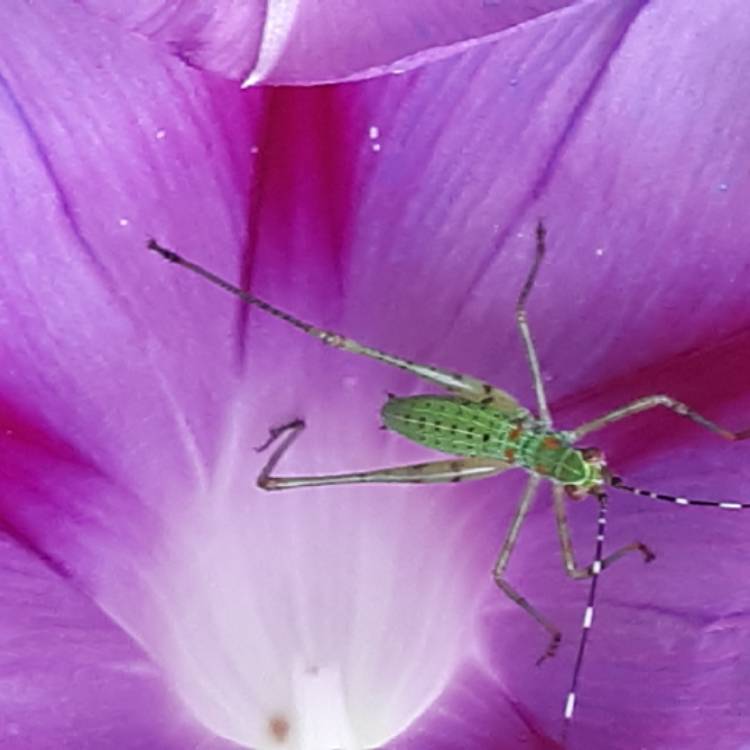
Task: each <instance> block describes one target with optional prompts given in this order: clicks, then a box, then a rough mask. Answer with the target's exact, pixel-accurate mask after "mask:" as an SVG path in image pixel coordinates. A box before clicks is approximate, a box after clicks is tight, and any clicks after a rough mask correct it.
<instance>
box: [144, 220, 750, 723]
mask: <svg viewBox="0 0 750 750" xmlns="http://www.w3.org/2000/svg"><path fill="white" fill-rule="evenodd" d="M545 235H546V232H545V228H544V226H543V224H542V223H541V222H539V224H538V226H537V228H536V252H535V254H534V258H533V262H532V264H531V268H530V270H529V272H528V275H527V277H526V280H525V282H524V284H523V286H522V287H521V292H520V294H519V296H518V300H517V303H516V325H517V327H518V332H519V334H520V338H521V342H522V344H523V347H524V350H525V354H526V359H527V361H528V366H529V370H530V373H531V379H532V382H533V387H534V391H535V395H536V411H531V410H529V409H526V408H525V407H523V406H521V405H520V404H519V403H518V401H516V399H515V398H514V397H513V396H512V395H510V394H509V393H506V392H505V391H503V390H501V389H499V388H496V387H495V386H494V385H491V384H490V383H487V382H484V381H482V380H479V379H477V378H475V377H472V376H470V375H465V374H462V373H459V372H454V371H451V370H446V369H443V368H439V367H433V366H430V365H425V364H419V363H417V362H413V361H411V360H408V359H404V358H402V357H399V356H396V355H393V354H389V353H387V352H384V351H380V350H378V349H373V348H371V347H369V346H365V345H364V344H360V343H359V342H357V341H355V340H353V339H350V338H347V337H345V336H342V335H340V334H338V333H335V332H333V331H327V330H323V329H321V328H318V327H316V326H314V325H312V324H310V323H307V322H305V321H303V320H300V319H299V318H297V317H295V316H294V315H291V314H289V313H287V312H285V311H283V310H281V309H279V308H277V307H275V306H274V305H271V304H269V303H268V302H265V301H264V300H262V299H259V298H258V297H256V296H255V295H253V294H251V293H249V292H246V291H244V290H242V289H240V288H239V287H237V286H234V285H233V284H231V283H229V282H227V281H225V280H224V279H222V278H220V277H218V276H216V275H215V274H213V273H211V272H210V271H208V270H206V269H205V268H203V267H202V266H199V265H197V264H195V263H192V262H191V261H189V260H186V259H185V258H183V257H181V256H180V255H177V254H176V253H175V252H173V251H171V250H168V249H166V248H164V247H162V246H161V245H159V244H158V243H157V242H156V241H155V240H151V241H150V242H149V243H148V247H149V248H150V249H151V250H154V251H156V252H157V253H159V254H160V255H161V256H162V257H163V258H165V259H166V260H168V261H170V262H172V263H175V264H177V265H179V266H182V267H183V268H186V269H188V270H189V271H192V272H193V273H195V274H197V275H198V276H201V277H202V278H203V279H205V280H207V281H209V282H211V283H212V284H215V285H217V286H219V287H221V288H222V289H224V290H226V291H228V292H230V293H231V294H233V295H235V296H236V297H239V298H240V299H241V300H242V301H243V302H245V303H247V304H249V305H253V306H255V307H258V308H260V309H261V310H263V311H264V312H266V313H268V314H269V315H272V316H274V317H276V318H278V319H280V320H282V321H284V322H285V323H287V324H289V325H291V326H294V327H295V328H297V329H298V330H300V331H301V332H302V333H304V334H307V335H308V336H312V337H313V338H316V339H318V340H319V341H320V342H322V343H323V344H325V345H327V346H330V347H333V348H335V349H340V350H343V351H346V352H350V353H352V354H357V355H361V356H364V357H370V358H372V359H374V360H377V361H379V362H382V363H384V364H386V365H390V366H391V367H396V368H399V369H401V370H405V371H407V372H409V373H411V374H412V375H414V376H416V377H418V378H421V379H422V380H424V381H426V382H427V383H429V384H430V385H431V386H433V387H436V388H441V389H443V390H445V391H447V395H417V396H409V397H405V398H399V397H396V396H389V397H388V400H387V401H386V403H385V404H384V405H383V407H382V410H381V417H382V420H383V424H384V427H385V428H387V429H390V430H393V431H394V432H396V433H399V434H401V435H402V436H404V437H406V438H408V439H409V440H412V441H414V442H416V443H418V444H421V445H423V446H427V447H428V448H432V449H435V450H437V451H439V452H441V453H443V454H448V456H449V457H448V458H441V459H439V460H435V461H431V462H429V463H418V464H411V465H407V466H397V467H389V468H383V469H376V470H369V471H357V472H352V473H342V474H333V475H326V476H277V475H276V474H275V473H274V472H275V469H276V466H277V465H278V463H279V461H280V460H281V458H282V456H283V455H284V454H285V453H286V451H287V450H288V449H289V447H290V446H291V445H292V443H293V442H294V441H295V439H296V438H297V437H298V436H299V435H300V433H301V432H302V430H304V429H305V423H304V421H303V420H301V419H297V420H294V421H292V422H290V423H289V424H285V425H281V426H274V427H272V428H271V430H270V436H269V438H268V440H267V441H266V442H265V443H264V444H263V445H262V446H261V447H260V448H259V450H265V449H271V453H270V456H269V458H268V460H267V462H266V464H265V465H264V467H263V468H262V470H261V472H260V474H259V476H258V478H257V484H258V486H259V487H261V488H262V489H265V490H284V489H292V488H297V487H313V486H318V487H320V486H329V485H340V484H361V483H428V482H461V481H468V480H472V479H483V478H486V477H491V476H495V475H497V474H501V473H502V472H504V471H507V470H508V469H512V468H518V469H522V470H524V471H525V472H526V473H527V474H528V479H527V482H526V486H525V489H524V490H523V493H522V495H521V498H520V501H519V503H518V506H517V508H516V510H515V513H514V514H513V517H512V520H511V523H510V526H509V528H508V531H507V533H506V536H505V539H504V541H503V543H502V546H501V547H500V552H499V555H498V557H497V561H496V563H495V566H494V568H493V577H494V581H495V583H496V584H497V586H498V588H499V589H500V590H501V591H502V592H503V593H504V594H505V595H506V596H508V597H509V598H510V599H511V600H512V601H513V602H515V603H516V604H517V605H518V606H519V607H521V609H523V610H525V612H526V613H527V614H528V615H530V616H531V617H532V618H533V619H534V620H536V622H537V623H539V625H541V626H542V627H543V628H544V629H545V630H546V631H547V633H548V636H549V642H548V645H547V648H546V650H545V651H544V653H543V654H542V656H541V657H540V659H539V661H538V663H539V662H541V661H543V660H544V659H545V658H547V657H550V656H552V655H554V653H555V651H556V650H557V647H558V645H559V643H560V640H561V634H560V631H559V630H558V629H557V628H556V627H555V625H554V624H553V623H552V622H551V621H550V620H548V619H547V617H545V616H544V615H543V614H542V613H541V612H539V611H538V610H537V609H536V608H535V607H534V606H533V605H532V604H531V603H530V602H529V601H528V600H527V599H525V598H524V597H523V596H522V595H521V594H520V593H518V592H517V591H516V590H515V589H514V588H513V586H512V585H511V584H510V583H509V582H508V580H507V578H506V575H505V572H506V569H507V567H508V562H509V560H510V557H511V554H512V552H513V549H514V547H515V544H516V540H517V538H518V535H519V532H520V530H521V526H522V525H523V522H524V519H525V518H526V516H527V514H528V512H529V509H530V507H531V504H532V501H533V499H534V496H535V495H536V493H537V490H538V488H539V486H540V483H541V482H542V481H543V480H546V481H548V482H550V483H551V485H552V498H553V508H554V514H555V522H556V528H557V535H558V537H559V540H560V545H561V549H562V558H563V563H564V568H565V572H566V573H567V575H568V576H570V577H571V578H573V579H585V578H590V579H591V584H590V588H589V594H588V602H587V606H586V610H585V615H584V619H583V630H582V633H581V639H580V643H579V648H578V654H577V657H576V664H575V668H574V671H573V676H572V684H571V689H570V691H569V693H568V695H567V697H566V701H565V705H564V710H563V715H564V719H565V721H566V726H567V723H568V722H569V721H570V719H571V718H572V715H573V708H574V705H575V693H576V686H577V683H578V677H579V672H580V669H581V664H582V657H583V650H584V647H585V643H586V638H587V635H588V630H589V628H590V627H591V624H592V620H593V606H594V596H595V592H596V584H597V580H598V576H599V574H600V573H601V572H602V571H603V570H604V569H605V568H607V567H609V566H610V565H612V563H614V562H616V561H617V560H619V559H620V558H622V557H624V556H626V555H628V554H629V553H632V552H635V553H638V554H640V555H641V556H642V557H643V559H644V560H645V561H646V562H649V561H650V560H652V559H653V558H654V554H653V553H652V552H651V550H650V549H649V548H648V547H647V546H646V545H645V544H643V543H642V542H640V541H633V542H631V543H630V544H626V545H624V546H622V547H620V548H619V549H616V550H615V551H614V552H611V553H609V554H608V555H606V556H605V555H604V554H603V544H604V529H605V523H606V511H607V494H608V490H609V488H610V487H611V488H616V489H618V490H624V491H626V492H629V493H632V494H635V495H643V496H645V497H649V498H651V499H654V500H664V501H667V502H670V503H674V504H677V505H705V506H712V507H717V508H725V509H730V510H732V509H742V508H750V503H740V502H730V501H721V500H693V499H689V498H685V497H680V496H676V495H669V494H664V493H661V492H652V491H650V490H644V489H640V488H638V487H633V486H630V485H628V484H625V483H624V482H623V481H622V480H621V479H620V478H619V477H618V476H616V475H615V474H614V473H613V472H612V471H611V470H610V469H609V467H608V465H607V461H606V459H605V456H604V454H603V453H602V451H600V450H598V449H597V448H591V447H587V448H581V447H578V443H579V441H581V439H583V438H584V437H587V436H588V435H590V434H592V433H594V432H596V431H597V430H599V429H601V428H603V427H605V426H607V425H611V424H612V423H614V422H619V421H621V420H623V419H627V418H628V417H631V416H633V415H635V414H639V413H641V412H645V411H647V410H649V409H653V408H656V407H663V408H666V409H670V410H671V411H673V412H675V413H676V414H678V415H679V416H681V417H685V418H687V419H689V420H691V421H692V422H694V423H695V424H697V425H699V426H701V427H703V428H705V429H707V430H710V431H711V432H713V433H715V434H716V435H718V436H719V437H721V438H724V439H725V440H730V441H736V440H744V439H746V438H749V437H750V429H746V430H742V431H739V432H732V431H730V430H727V429H725V428H724V427H722V426H720V425H718V424H717V423H716V422H713V421H711V420H710V419H707V418H706V417H704V416H702V415H701V414H699V413H698V412H696V411H694V410H693V409H691V408H690V407H689V406H687V405H686V404H684V403H682V402H681V401H677V400H676V399H674V398H671V397H670V396H666V395H663V394H659V395H652V396H644V397H641V398H638V399H636V400H634V401H631V402H630V403H627V404H624V405H623V406H621V407H619V408H617V409H614V410H612V411H610V412H608V413H606V414H604V415H602V416H600V417H597V418H596V419H592V420H590V421H588V422H585V423H584V424H582V425H580V426H579V427H577V428H575V429H573V430H557V429H555V427H554V426H553V423H552V417H551V415H550V410H549V406H548V404H547V396H546V393H545V389H544V383H543V380H542V376H541V372H540V367H539V360H538V358H537V354H536V350H535V347H534V343H533V339H532V336H531V332H530V329H529V324H528V322H527V316H526V303H527V300H528V298H529V295H530V293H531V291H532V288H533V286H534V282H535V280H536V277H537V273H538V271H539V268H540V265H541V262H542V259H543V258H544V255H545ZM585 497H593V498H594V499H595V500H596V501H597V503H598V507H599V515H598V522H597V523H598V530H597V537H596V549H595V555H594V560H593V562H591V563H590V564H588V565H579V564H578V562H577V561H576V556H575V554H574V551H573V544H572V541H571V535H570V531H569V527H568V520H567V509H566V500H568V499H569V500H581V499H583V498H585Z"/></svg>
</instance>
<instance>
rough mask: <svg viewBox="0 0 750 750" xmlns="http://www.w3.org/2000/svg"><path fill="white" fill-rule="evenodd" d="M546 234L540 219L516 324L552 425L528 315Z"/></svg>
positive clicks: (541, 410)
mask: <svg viewBox="0 0 750 750" xmlns="http://www.w3.org/2000/svg"><path fill="white" fill-rule="evenodd" d="M545 235H546V231H545V229H544V225H543V224H542V222H541V221H540V222H539V224H537V228H536V254H535V255H534V262H533V263H532V265H531V269H530V270H529V275H528V276H527V277H526V281H525V282H524V285H523V287H522V288H521V293H520V294H519V295H518V301H517V302H516V324H517V325H518V331H519V333H520V334H521V340H522V341H523V345H524V348H525V349H526V360H527V361H528V363H529V369H530V370H531V379H532V381H533V382H534V391H535V393H536V401H537V407H538V409H539V418H540V419H541V420H542V422H544V424H546V425H550V424H552V417H551V416H550V413H549V406H547V395H546V393H545V391H544V381H543V380H542V373H541V370H540V368H539V358H538V357H537V354H536V349H535V348H534V341H533V339H532V338H531V331H530V329H529V323H528V320H527V317H526V300H527V299H528V296H529V294H530V293H531V290H532V288H533V286H534V282H535V281H536V275H537V272H538V271H539V266H540V264H541V262H542V258H544V253H545V245H544V238H545Z"/></svg>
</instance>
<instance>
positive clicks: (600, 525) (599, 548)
mask: <svg viewBox="0 0 750 750" xmlns="http://www.w3.org/2000/svg"><path fill="white" fill-rule="evenodd" d="M596 499H597V500H598V501H599V514H598V516H597V519H596V548H595V550H594V562H593V563H592V565H591V583H590V585H589V595H588V599H587V600H586V609H585V610H584V613H583V623H582V627H581V637H580V639H579V641H578V653H577V654H576V661H575V666H574V667H573V677H572V679H571V682H570V690H569V691H568V695H567V696H566V698H565V708H564V710H563V719H564V721H565V723H564V725H563V737H562V738H563V743H564V742H565V739H566V737H567V734H568V728H569V727H570V723H571V720H572V718H573V711H574V710H575V705H576V690H577V689H578V677H579V675H580V674H581V666H582V665H583V655H584V653H585V651H586V643H587V642H588V638H589V631H590V630H591V625H592V623H593V621H594V601H595V599H596V587H597V584H598V583H599V574H600V573H601V572H602V567H603V566H602V560H603V559H604V533H605V529H606V528H607V496H606V495H604V494H599V495H598V496H597V498H596Z"/></svg>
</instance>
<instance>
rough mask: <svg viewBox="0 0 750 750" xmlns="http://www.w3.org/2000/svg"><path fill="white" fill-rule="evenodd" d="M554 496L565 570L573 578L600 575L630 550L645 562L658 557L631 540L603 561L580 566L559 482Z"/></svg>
mask: <svg viewBox="0 0 750 750" xmlns="http://www.w3.org/2000/svg"><path fill="white" fill-rule="evenodd" d="M552 497H553V500H554V506H555V524H556V526H557V535H558V537H559V539H560V546H561V548H562V556H563V563H564V565H565V572H566V573H567V574H568V575H569V576H570V577H571V578H575V579H580V578H591V576H596V575H599V573H601V571H602V570H604V569H605V568H608V567H609V566H610V565H612V563H613V562H616V561H617V560H619V559H620V558H621V557H624V556H625V555H627V554H629V553H630V552H640V553H641V554H642V555H643V559H644V562H651V561H652V560H653V559H654V558H655V557H656V555H654V553H653V552H652V551H651V550H650V549H649V548H648V547H647V546H646V545H645V544H643V542H631V543H630V544H625V545H623V546H622V547H620V548H619V549H617V550H615V551H614V552H612V553H610V554H609V555H607V556H606V557H605V558H604V559H603V560H602V561H601V562H599V561H594V562H593V563H591V564H590V565H585V566H579V565H578V564H577V563H576V559H575V554H574V553H573V541H572V539H571V538H570V527H569V526H568V514H567V511H566V507H565V504H566V502H567V501H566V498H565V490H564V489H563V488H562V487H561V486H560V485H559V484H556V485H555V486H554V487H553V488H552Z"/></svg>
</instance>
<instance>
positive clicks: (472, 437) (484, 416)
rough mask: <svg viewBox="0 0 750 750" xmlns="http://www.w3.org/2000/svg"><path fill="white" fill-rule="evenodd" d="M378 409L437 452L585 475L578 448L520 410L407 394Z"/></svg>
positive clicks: (566, 476) (554, 474)
mask: <svg viewBox="0 0 750 750" xmlns="http://www.w3.org/2000/svg"><path fill="white" fill-rule="evenodd" d="M381 415H382V417H383V422H384V423H385V426H386V427H387V428H388V429H390V430H393V431H394V432H398V433H399V434H401V435H403V436H404V437H406V438H408V439H409V440H412V441H414V442H415V443H419V444H420V445H425V446H427V447H428V448H433V449H435V450H438V451H441V452H442V453H448V454H450V455H454V456H478V457H479V456H481V457H486V458H493V459H498V460H500V461H506V462H507V463H509V464H513V465H516V466H521V467H523V468H525V469H527V470H528V471H532V472H534V473H536V474H540V475H542V476H546V477H548V478H549V479H551V480H552V481H553V482H559V483H560V484H569V485H581V484H586V483H588V482H589V481H590V480H591V474H590V470H589V468H588V466H587V464H586V462H585V461H584V459H583V457H582V455H581V451H580V450H577V449H576V448H574V447H572V446H571V445H570V444H569V443H568V441H567V440H566V438H565V437H564V436H563V434H562V433H558V432H554V431H550V430H549V429H548V428H545V427H544V426H542V425H541V424H539V423H536V422H534V421H533V420H532V421H529V420H528V415H527V414H524V413H520V412H519V413H518V414H517V415H513V414H506V413H504V412H501V411H499V410H498V409H496V408H493V407H492V406H489V405H486V404H482V403H479V402H477V401H467V400H465V399H461V398H457V397H455V396H409V397H407V398H395V397H391V398H390V399H389V400H388V401H387V402H386V403H385V405H384V406H383V409H382V411H381Z"/></svg>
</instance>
